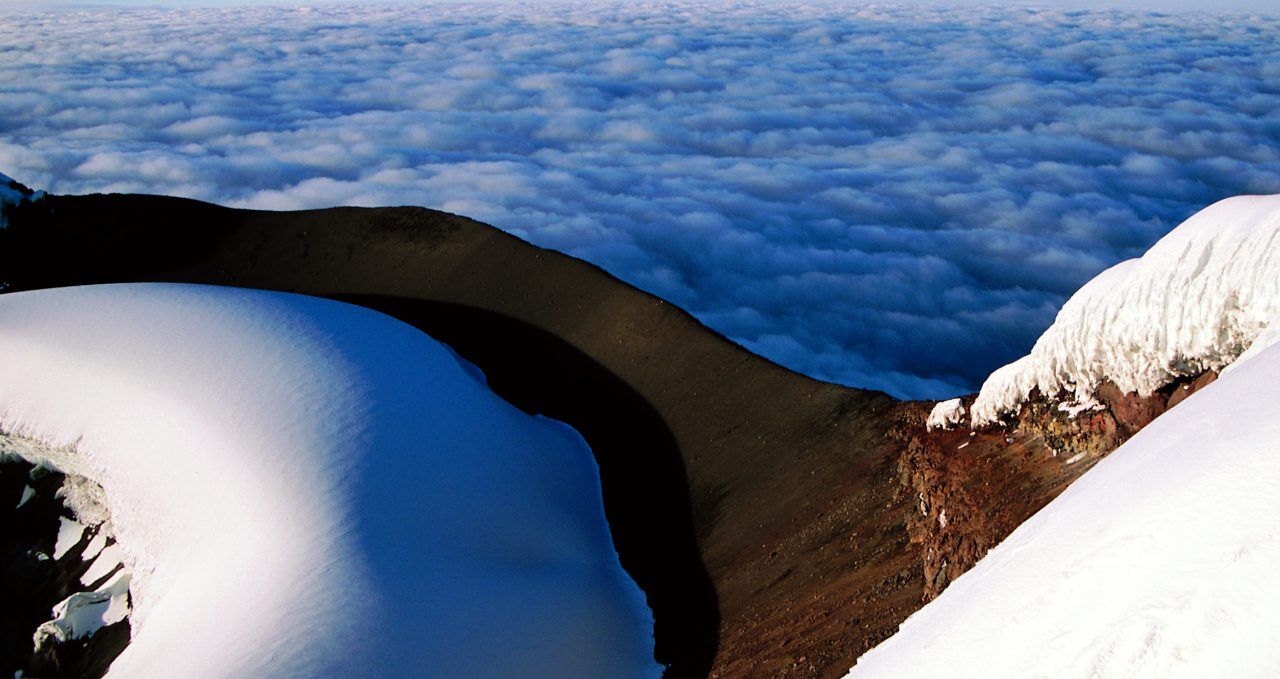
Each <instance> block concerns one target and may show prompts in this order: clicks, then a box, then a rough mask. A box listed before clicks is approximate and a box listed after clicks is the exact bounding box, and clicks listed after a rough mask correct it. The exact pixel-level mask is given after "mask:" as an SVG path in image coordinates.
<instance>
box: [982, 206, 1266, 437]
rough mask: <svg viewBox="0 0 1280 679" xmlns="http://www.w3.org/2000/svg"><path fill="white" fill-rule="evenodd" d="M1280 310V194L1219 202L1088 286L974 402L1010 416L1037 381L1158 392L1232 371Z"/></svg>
mask: <svg viewBox="0 0 1280 679" xmlns="http://www.w3.org/2000/svg"><path fill="white" fill-rule="evenodd" d="M1278 317H1280V195H1274V196H1237V197H1234V198H1228V199H1226V200H1223V201H1220V202H1218V203H1215V204H1214V205H1211V206H1209V207H1207V208H1205V209H1204V210H1201V211H1200V212H1198V213H1196V214H1195V215H1194V216H1192V217H1191V218H1190V219H1188V220H1187V221H1185V222H1183V223H1182V224H1181V225H1179V226H1178V227H1177V228H1176V229H1174V230H1173V231H1172V232H1170V233H1169V235H1167V236H1165V237H1164V238H1162V239H1161V240H1160V242H1158V243H1156V244H1155V245H1154V246H1152V248H1151V250H1149V251H1148V252H1147V253H1146V254H1145V255H1143V256H1142V257H1140V258H1138V259H1132V260H1129V261H1125V262H1121V263H1120V264H1117V265H1116V266H1114V267H1112V268H1110V269H1108V270H1106V271H1104V272H1102V273H1101V274H1099V275H1098V277H1097V278H1094V279H1093V280H1092V281H1090V282H1089V283H1087V284H1086V285H1085V286H1084V287H1083V288H1081V289H1080V291H1079V292H1077V293H1076V294H1075V295H1073V296H1072V297H1071V299H1069V300H1067V303H1066V304H1065V305H1063V307H1062V311H1061V312H1060V313H1059V314H1058V317H1057V319H1056V320H1054V323H1053V325H1052V326H1051V327H1050V328H1049V329H1048V330H1046V331H1045V333H1044V335H1042V336H1041V337H1040V339H1039V340H1037V341H1036V344H1035V347H1034V348H1033V349H1032V350H1031V353H1030V354H1029V355H1028V356H1026V357H1024V358H1022V359H1019V360H1018V361H1016V362H1014V363H1011V364H1009V365H1007V366H1005V367H1003V368H1000V369H999V370H997V371H996V372H994V373H992V375H991V377H989V378H988V379H987V381H986V382H985V383H984V384H983V385H982V391H981V393H980V394H979V395H978V399H977V401H975V402H974V404H973V407H972V409H971V410H972V417H973V421H974V424H975V425H981V424H988V423H991V422H993V421H996V420H998V419H999V418H1000V417H1001V416H1002V415H1004V414H1005V413H1007V412H1009V411H1011V410H1014V409H1016V408H1017V406H1018V405H1019V404H1020V403H1021V402H1022V401H1023V400H1024V399H1026V397H1027V395H1028V394H1029V393H1030V392H1031V391H1032V390H1033V389H1039V390H1040V392H1041V393H1043V394H1046V395H1055V394H1059V393H1063V392H1065V395H1066V396H1068V397H1069V398H1071V399H1072V400H1075V401H1079V402H1081V403H1088V402H1090V401H1091V396H1092V393H1093V390H1094V389H1095V388H1096V387H1097V386H1098V385H1099V384H1100V383H1101V382H1102V381H1103V380H1110V381H1111V382H1114V383H1115V385H1116V386H1117V387H1119V388H1120V390H1121V391H1123V392H1130V391H1136V392H1139V393H1141V394H1144V395H1145V394H1150V393H1151V392H1152V391H1154V390H1155V389H1157V388H1159V387H1161V386H1163V385H1165V384H1167V383H1168V382H1169V381H1170V380H1172V379H1173V378H1174V377H1177V376H1182V375H1195V374H1197V373H1200V372H1202V371H1205V370H1221V369H1222V368H1223V367H1224V366H1226V365H1228V364H1230V363H1231V362H1232V361H1233V360H1235V359H1236V358H1237V357H1238V356H1240V355H1241V354H1242V353H1243V352H1245V351H1246V350H1248V349H1250V347H1251V346H1252V345H1253V344H1254V342H1255V340H1258V338H1259V337H1262V338H1263V339H1262V340H1261V342H1262V344H1261V345H1260V346H1259V347H1258V348H1257V349H1255V351H1257V350H1260V349H1261V348H1262V345H1265V344H1266V343H1268V342H1271V341H1274V337H1273V335H1272V334H1270V333H1268V334H1265V335H1264V331H1265V330H1267V329H1268V328H1269V327H1270V326H1271V325H1272V322H1273V321H1275V320H1276V319H1277V318H1278Z"/></svg>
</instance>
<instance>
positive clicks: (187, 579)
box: [0, 285, 660, 677]
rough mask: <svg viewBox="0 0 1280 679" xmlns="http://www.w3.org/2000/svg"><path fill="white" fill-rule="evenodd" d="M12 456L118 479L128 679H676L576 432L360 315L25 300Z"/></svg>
mask: <svg viewBox="0 0 1280 679" xmlns="http://www.w3.org/2000/svg"><path fill="white" fill-rule="evenodd" d="M0 430H3V432H4V433H5V434H6V438H5V439H4V441H3V443H4V447H5V448H7V449H8V452H19V453H21V454H22V455H24V456H25V457H27V458H28V459H37V460H43V461H45V462H47V463H49V464H53V465H55V466H57V467H59V468H61V469H63V470H65V471H68V472H71V473H75V474H80V475H83V476H85V477H87V478H89V479H91V480H94V481H97V482H98V483H100V484H101V486H102V488H103V490H104V491H105V500H106V503H107V506H108V509H109V510H110V513H111V520H112V523H113V525H114V530H115V534H116V537H117V539H118V540H119V545H120V548H121V552H122V556H123V558H124V561H125V563H126V565H127V566H128V569H129V570H130V572H131V573H132V580H131V583H130V585H129V589H130V593H131V596H132V598H133V606H134V613H133V617H132V621H131V624H132V629H133V641H132V643H131V644H130V646H129V647H128V648H127V649H126V650H125V651H124V653H123V654H122V655H121V656H120V657H119V659H118V660H117V661H116V663H115V664H114V665H113V667H112V670H111V676H121V677H125V676H127V677H140V676H181V677H211V676H213V677H220V676H254V677H262V676H280V677H285V676H288V677H293V676H423V675H435V676H636V675H652V674H654V673H656V672H657V671H658V670H659V669H660V668H658V667H657V666H656V665H655V664H654V663H653V661H652V660H651V651H652V639H651V627H652V623H651V620H650V617H649V614H648V611H647V609H646V608H645V606H644V603H643V599H642V597H641V594H640V592H639V590H638V589H637V588H636V586H635V585H634V583H633V582H631V581H630V580H629V579H628V578H627V577H626V575H625V573H623V572H622V570H621V568H620V567H619V565H618V561H617V557H616V555H615V553H614V552H613V548H612V544H611V541H610V538H609V533H608V527H607V525H606V523H605V521H604V516H603V512H602V509H601V504H600V491H599V483H598V478H597V470H596V468H595V464H594V461H593V460H592V458H591V455H590V451H589V450H587V449H586V447H585V445H584V444H583V442H582V440H581V438H580V437H579V436H578V435H577V434H576V433H575V432H573V431H572V430H570V429H569V428H567V427H565V426H563V425H561V424H559V423H556V422H552V421H549V420H545V419H541V418H533V417H530V416H528V415H525V414H524V413H522V412H520V411H518V410H516V409H515V408H513V407H511V406H510V405H508V404H507V403H505V402H503V401H501V400H500V399H498V398H497V397H495V396H494V395H493V394H492V393H491V392H490V391H489V390H488V389H487V388H486V387H485V386H484V384H483V383H482V382H481V381H480V380H479V379H478V378H477V377H476V376H475V375H474V373H473V371H472V369H470V368H469V367H468V366H465V365H463V364H462V363H461V362H460V360H459V359H457V358H456V357H455V356H454V355H453V354H452V353H451V352H450V351H449V350H448V349H447V348H446V347H444V346H442V345H440V344H438V343H437V342H435V341H433V340H431V339H430V338H428V337H426V336H425V335H423V334H421V333H419V332H418V331H416V330H414V329H413V328H410V327H409V326H407V325H404V324H401V323H399V322H398V321H395V320H393V319H391V318H389V317H386V316H383V315H381V314H377V313H374V312H372V311H368V310H365V309H361V308H359V307H354V306H350V305H345V304H340V303H337V302H331V301H326V300H319V299H314V298H308V297H302V296H295V295H286V294H279V293H265V292H253V291H245V290H234V289H225V288H212V287H200V286H180V285H113V286H98V287H86V288H65V289H60V290H49V291H40V292H26V293H16V294H10V295H4V296H2V297H0Z"/></svg>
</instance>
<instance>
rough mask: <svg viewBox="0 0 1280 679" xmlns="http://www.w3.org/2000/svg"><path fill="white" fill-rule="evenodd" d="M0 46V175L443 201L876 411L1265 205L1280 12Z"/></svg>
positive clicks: (581, 19)
mask: <svg viewBox="0 0 1280 679" xmlns="http://www.w3.org/2000/svg"><path fill="white" fill-rule="evenodd" d="M0 28H2V29H3V30H2V31H0V74H2V75H0V172H3V173H6V174H9V175H11V176H13V177H14V178H16V179H18V180H20V181H23V182H25V183H27V184H29V185H32V186H34V187H37V188H45V189H49V190H51V191H53V192H56V193H80V192H91V191H129V192H149V193H165V194H175V195H182V196H190V197H194V198H200V199H204V200H211V201H216V202H219V203H224V204H228V205H234V206H244V207H254V208H268V209H293V208H304V207H323V206H329V205H338V204H346V205H396V204H414V205H424V206H429V207H435V208H439V209H443V210H447V211H451V212H457V213H461V214H465V215H468V216H471V217H475V218H477V219H480V220H483V221H486V222H489V223H492V224H494V225H496V226H499V227H501V228H503V229H506V230H508V231H510V232H512V233H515V234H517V235H519V236H522V237H524V238H527V239H529V240H531V241H533V242H535V243H537V244H539V245H543V246H547V247H552V248H557V249H560V250H563V251H565V252H568V253H570V254H573V255H577V256H580V257H583V258H585V259H588V260H590V261H592V262H595V263H597V264H599V265H601V266H603V267H604V268H606V269H607V270H609V271H610V272H612V273H614V274H616V275H617V276H619V277H621V278H623V279H624V280H627V281H629V282H631V283H633V284H635V285H637V286H639V287H641V288H644V289H646V290H649V291H652V292H654V293H656V294H658V295H661V296H663V297H666V298H667V299H670V300H672V301H674V302H676V303H677V304H680V305H682V306H684V307H686V308H687V309H689V310H690V311H692V312H693V313H694V314H695V315H696V316H697V317H698V318H700V319H702V320H703V321H704V322H706V323H707V324H708V325H710V326H711V327H713V328H715V329H716V330H719V331H720V332H722V333H724V334H726V335H728V336H729V337H731V338H733V339H735V340H737V341H738V342H740V343H742V344H743V345H745V346H747V347H749V348H750V349H752V350H755V351H758V352H760V353H763V354H764V355H765V356H768V357H770V358H772V359H774V360H776V361H778V362H779V363H782V364H783V365H786V366H788V367H791V368H794V369H796V370H799V371H802V372H805V373H808V374H810V375H813V376H816V377H820V378H824V379H828V380H833V381H837V382H842V383H846V384H851V385H857V386H864V387H872V388H879V389H884V390H887V391H889V392H891V393H893V394H895V395H899V396H909V397H942V396H950V395H954V394H957V393H960V392H963V391H968V390H973V389H975V388H976V387H977V386H978V385H979V384H980V382H981V381H982V379H983V378H985V376H986V375H987V374H988V373H989V372H990V371H991V370H992V369H993V368H995V367H998V366H999V365H1002V364H1003V363H1006V362H1008V361H1010V360H1012V359H1013V358H1016V357H1017V356H1020V355H1022V354H1024V353H1025V352H1026V351H1027V350H1028V349H1029V348H1030V346H1031V344H1032V342H1033V341H1034V340H1035V338H1036V337H1037V336H1038V335H1039V333H1040V332H1041V331H1042V330H1043V329H1044V328H1045V327H1047V326H1048V324H1049V323H1050V322H1051V321H1052V319H1053V316H1054V314H1055V313H1056V311H1057V308H1058V307H1059V306H1060V305H1061V303H1062V302H1063V301H1064V299H1065V298H1066V297H1067V296H1068V295H1070V293H1071V292H1073V291H1074V290H1075V289H1076V288H1077V287H1079V286H1080V285H1081V284H1082V283H1083V282H1084V281H1086V280H1088V279H1089V278H1090V277H1092V276H1093V275H1094V274H1096V273H1097V272H1098V271H1100V270H1102V269H1103V268H1105V267H1107V266H1109V265H1111V264H1113V263H1115V262H1116V261H1118V260H1121V259H1124V258H1128V257H1132V256H1136V255H1138V254H1140V253H1141V252H1142V251H1143V250H1145V249H1146V248H1147V247H1148V246H1149V245H1150V244H1151V243H1152V242H1154V241H1155V240H1156V239H1157V238H1159V237H1160V236H1161V235H1163V234H1164V233H1165V232H1167V231H1168V230H1169V229H1170V228H1172V227H1173V226H1175V225H1176V224H1177V223H1178V222H1179V221H1181V220H1182V219H1184V218H1185V217H1187V216H1189V215H1190V214H1192V213H1193V212H1195V211H1196V210H1198V209H1199V208H1201V207H1203V206H1205V205H1207V204H1209V203H1211V202H1213V201H1215V200H1217V199H1219V198H1222V197H1225V196H1228V195H1233V194H1240V193H1280V20H1276V19H1272V18H1262V17H1258V16H1248V15H1233V16H1226V17H1224V16H1214V15H1209V14H1169V15H1159V14H1141V13H1125V12H1102V11H1092V12H1089V11H1067V10H1050V11H1031V10H1015V9H1001V10H993V9H975V8H967V9H964V8H951V9H933V8H920V7H915V8H911V7H890V6H880V7H876V6H859V5H855V4H844V5H837V4H827V5H812V4H804V5H802V4H779V3H759V4H729V3H720V4H713V5H711V6H706V7H698V8H692V7H688V6H685V5H680V4H667V3H663V4H638V5H636V4H633V5H625V6H624V5H608V6H602V5H592V4H578V5H569V4H563V5H555V6H551V5H546V4H537V3H530V4H508V5H495V4H481V5H466V4H454V3H450V4H416V5H412V6H367V7H336V6H325V7H320V8H298V7H294V8H288V7H275V8H233V9H212V10H210V9H206V10H199V9H182V10H128V9H90V10H74V11H72V10H65V11H45V12H25V13H22V12H17V11H11V12H9V13H7V14H2V15H0ZM175 228H181V226H180V225H175Z"/></svg>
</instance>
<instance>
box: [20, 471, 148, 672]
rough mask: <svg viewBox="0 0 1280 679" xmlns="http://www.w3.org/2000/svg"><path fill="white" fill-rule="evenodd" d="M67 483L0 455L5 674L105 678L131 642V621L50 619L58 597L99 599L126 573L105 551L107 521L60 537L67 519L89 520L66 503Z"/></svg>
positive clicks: (74, 600)
mask: <svg viewBox="0 0 1280 679" xmlns="http://www.w3.org/2000/svg"><path fill="white" fill-rule="evenodd" d="M67 482H68V479H67V477H65V476H63V475H62V474H60V473H58V472H53V471H48V470H45V469H42V468H37V467H32V465H30V464H27V463H26V462H23V461H21V460H18V459H13V458H7V457H0V525H3V526H4V527H5V530H4V532H3V536H2V537H0V600H2V601H4V614H3V615H0V672H4V673H6V675H7V676H12V675H13V674H14V673H15V672H18V671H21V672H23V673H24V674H25V675H26V676H30V677H99V676H102V675H103V674H105V673H106V670H107V668H108V667H109V666H110V665H111V662H112V661H113V660H115V658H116V656H118V655H119V654H120V652H121V651H123V650H124V648H125V646H126V645H127V644H128V642H129V621H128V619H127V618H125V619H121V620H118V621H115V622H113V623H112V624H108V625H105V626H101V627H94V626H88V627H85V628H83V629H75V628H74V627H73V626H71V625H70V624H66V623H67V621H68V618H66V617H64V618H62V619H60V620H58V619H55V620H52V621H51V620H50V618H51V617H52V616H53V610H54V609H55V607H57V606H59V604H60V602H70V603H72V604H76V603H78V602H82V601H87V600H96V599H97V598H100V597H99V596H98V595H97V594H96V593H95V590H97V589H99V588H100V587H102V586H103V585H105V584H106V583H107V581H108V580H111V579H112V578H114V577H116V576H117V574H120V571H121V566H120V565H119V564H118V562H115V563H114V565H113V563H111V562H109V559H110V555H109V554H108V555H106V556H104V555H103V551H104V550H107V551H108V552H109V551H110V548H111V545H113V544H114V539H112V538H111V537H110V536H109V533H110V528H109V526H106V525H104V524H103V523H91V522H90V523H88V525H84V526H83V530H82V531H81V532H79V533H75V532H73V531H68V532H67V533H65V534H60V526H61V525H63V523H64V522H70V521H72V520H75V519H77V518H79V519H82V520H83V518H84V517H77V516H76V515H75V514H73V512H72V511H71V510H70V509H69V508H68V506H67V505H68V502H67V501H66V498H67V497H68V495H67V493H66V492H65V488H66V485H67ZM67 525H79V524H70V523H68V524H67ZM60 537H61V538H62V539H61V540H60V539H59V538H60ZM99 560H102V561H103V562H102V563H100V564H99V563H97V562H98V561H99ZM126 577H127V576H126ZM86 580H88V581H87V582H86ZM124 596H126V597H127V593H126V594H125V595H124ZM75 613H76V611H72V615H73V616H74V614H75ZM81 613H83V611H81ZM81 617H83V616H81ZM60 623H62V624H60Z"/></svg>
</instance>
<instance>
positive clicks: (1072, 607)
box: [850, 346, 1280, 679]
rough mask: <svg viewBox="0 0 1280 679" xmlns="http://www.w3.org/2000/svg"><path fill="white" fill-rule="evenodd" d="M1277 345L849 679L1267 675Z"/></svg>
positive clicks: (1140, 445)
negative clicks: (879, 678) (874, 678)
mask: <svg viewBox="0 0 1280 679" xmlns="http://www.w3.org/2000/svg"><path fill="white" fill-rule="evenodd" d="M1277 412H1280V347H1278V346H1273V347H1271V348H1268V349H1265V350H1263V351H1260V352H1259V354H1258V355H1257V356H1255V357H1252V358H1250V359H1248V360H1247V361H1244V362H1241V363H1239V364H1237V368H1236V369H1235V370H1232V371H1230V372H1229V373H1227V374H1226V375H1224V376H1223V377H1222V378H1221V379H1219V380H1218V381H1217V382H1215V383H1214V384H1212V385H1210V386H1208V387H1206V388H1205V389H1204V390H1202V391H1201V392H1199V393H1196V394H1194V395H1192V396H1191V397H1190V398H1188V399H1187V400H1186V401H1185V402H1183V403H1182V404H1181V405H1179V406H1178V408H1177V410H1175V411H1173V412H1172V413H1170V414H1167V415H1165V416H1163V417H1160V418H1159V419H1157V420H1155V422H1153V423H1152V424H1150V425H1148V426H1147V428H1145V429H1143V430H1142V431H1141V432H1139V433H1138V434H1137V435H1136V436H1134V437H1133V438H1132V439H1130V440H1129V441H1128V442H1127V443H1125V444H1124V445H1123V446H1121V447H1120V448H1119V449H1117V450H1116V451H1115V452H1113V453H1112V454H1111V455H1110V456H1109V457H1108V458H1106V459H1104V460H1102V461H1101V462H1100V463H1098V465H1097V466H1096V467H1095V468H1094V469H1092V470H1091V471H1090V472H1089V473H1087V474H1085V475H1084V476H1083V477H1081V478H1080V479H1079V480H1078V481H1076V482H1075V484H1074V485H1072V486H1071V487H1070V488H1068V489H1067V490H1066V492H1064V493H1063V494H1062V495H1061V496H1059V497H1058V498H1057V499H1056V500H1054V501H1053V502H1052V503H1050V504H1049V505H1048V506H1046V507H1045V508H1044V509H1043V510H1041V511H1040V512H1039V513H1038V514H1036V515H1035V516H1034V517H1032V518H1031V519H1030V520H1029V521H1027V522H1026V523H1025V524H1023V525H1022V526H1021V527H1019V528H1018V529H1017V530H1016V531H1014V533H1013V534H1012V535H1010V536H1009V538H1008V539H1006V540H1005V541H1004V542H1003V543H1002V544H1001V545H999V546H998V547H996V548H995V549H993V550H992V551H991V552H990V553H989V554H988V555H987V556H986V557H985V558H984V559H983V560H982V561H980V562H979V563H978V565H977V566H976V567H975V568H974V569H973V570H972V571H970V572H968V573H966V574H965V575H963V576H961V577H960V578H959V579H957V580H956V581H955V582H954V583H952V585H951V587H950V588H949V589H947V590H946V592H944V593H943V594H942V596H941V597H939V598H938V599H937V600H935V601H934V602H932V603H930V604H929V605H928V606H926V607H925V608H923V609H922V610H920V611H919V612H918V613H916V614H915V615H913V616H912V617H911V618H909V619H908V620H907V621H906V623H904V624H903V626H902V629H901V631H899V632H898V634H897V635H895V636H894V637H891V638H890V639H889V640H888V641H886V642H885V643H883V644H881V645H880V646H878V647H876V648H875V649H873V650H872V651H870V652H869V653H867V654H866V655H864V656H863V657H862V658H861V659H860V660H859V661H858V664H857V665H856V666H855V667H854V669H853V672H852V673H851V674H850V676H851V677H856V678H858V679H870V678H872V677H892V678H894V679H903V678H909V677H1020V678H1021V677H1063V678H1067V677H1125V678H1133V677H1152V678H1170V677H1187V678H1198V677H1274V676H1278V675H1280V645H1277V644H1276V639H1275V634H1276V629H1278V628H1280V579H1277V578H1276V565H1277V564H1280V523H1277V521H1276V514H1277V511H1278V509H1280V508H1278V507H1277V498H1280V455H1277V449H1276V442H1277V441H1280V418H1278V417H1276V413H1277Z"/></svg>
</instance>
